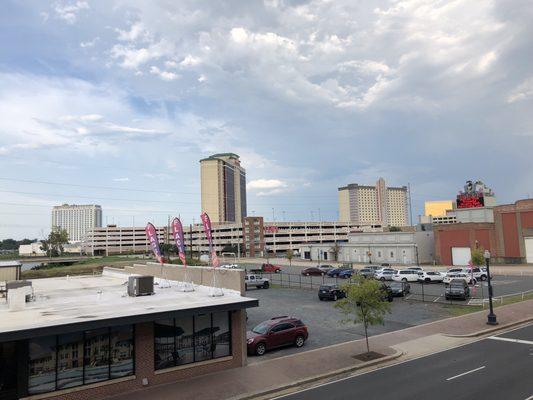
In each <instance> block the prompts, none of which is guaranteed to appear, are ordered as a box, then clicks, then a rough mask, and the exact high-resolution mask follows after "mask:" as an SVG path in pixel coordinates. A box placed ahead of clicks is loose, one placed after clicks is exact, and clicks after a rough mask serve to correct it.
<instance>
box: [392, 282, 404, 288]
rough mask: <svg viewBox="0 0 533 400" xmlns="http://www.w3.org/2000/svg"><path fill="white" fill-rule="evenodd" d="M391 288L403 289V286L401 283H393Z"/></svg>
mask: <svg viewBox="0 0 533 400" xmlns="http://www.w3.org/2000/svg"><path fill="white" fill-rule="evenodd" d="M390 287H391V288H392V289H401V288H402V287H403V284H402V283H400V282H394V283H391V285H390Z"/></svg>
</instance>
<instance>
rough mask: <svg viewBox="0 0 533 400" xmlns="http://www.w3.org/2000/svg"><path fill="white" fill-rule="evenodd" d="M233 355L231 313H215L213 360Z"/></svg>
mask: <svg viewBox="0 0 533 400" xmlns="http://www.w3.org/2000/svg"><path fill="white" fill-rule="evenodd" d="M230 354H231V331H230V321H229V313H227V312H220V313H213V358H218V357H226V356H229V355H230Z"/></svg>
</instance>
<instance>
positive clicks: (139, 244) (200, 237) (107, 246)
mask: <svg viewBox="0 0 533 400" xmlns="http://www.w3.org/2000/svg"><path fill="white" fill-rule="evenodd" d="M382 230H383V229H382V227H381V226H379V225H371V226H361V225H357V224H353V223H343V222H264V220H263V217H247V218H244V220H243V222H242V223H240V224H239V223H232V224H227V223H226V224H220V223H214V224H213V226H212V235H213V245H214V248H215V250H216V251H217V252H219V253H220V252H222V251H223V250H224V248H227V247H232V248H234V249H236V250H237V252H238V253H240V254H242V255H244V256H249V257H255V256H263V255H264V254H265V252H266V251H268V252H269V253H270V254H279V255H282V254H284V253H286V251H287V250H289V249H290V250H295V251H297V250H298V249H299V248H300V245H302V244H304V243H335V242H338V241H346V240H348V234H349V233H350V232H354V231H360V232H362V231H368V232H377V231H382ZM157 235H158V237H159V241H160V243H169V244H172V243H173V242H174V241H173V238H172V233H171V230H170V227H168V226H167V227H158V228H157ZM185 245H186V246H187V247H188V249H187V250H192V251H193V252H195V253H197V252H198V253H207V252H208V250H209V245H208V243H207V239H206V237H205V232H204V229H203V226H202V225H201V224H195V225H189V227H185ZM82 251H83V252H84V253H86V254H94V255H103V254H133V253H148V252H150V243H149V242H148V240H147V238H146V233H145V231H144V227H119V226H116V225H109V226H106V227H104V228H96V229H94V230H92V231H90V232H89V233H88V234H87V237H86V240H85V241H84V242H83V244H82Z"/></svg>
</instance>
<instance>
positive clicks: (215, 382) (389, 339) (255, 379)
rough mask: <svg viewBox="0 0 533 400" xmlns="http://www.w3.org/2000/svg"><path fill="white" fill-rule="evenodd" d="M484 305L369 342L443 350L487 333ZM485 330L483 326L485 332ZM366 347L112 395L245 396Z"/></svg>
mask: <svg viewBox="0 0 533 400" xmlns="http://www.w3.org/2000/svg"><path fill="white" fill-rule="evenodd" d="M496 314H497V316H498V321H499V323H500V325H499V327H498V329H502V328H505V326H509V325H511V324H518V323H520V322H524V321H525V320H531V321H533V300H529V301H524V302H521V303H515V304H510V305H508V306H502V307H498V308H497V309H496ZM486 320H487V311H481V312H478V313H473V314H469V315H463V316H459V317H454V318H448V319H444V320H440V321H436V322H432V323H429V324H425V325H419V326H414V327H411V328H407V329H403V330H400V331H396V332H389V333H385V334H382V335H377V336H373V337H371V338H370V348H371V350H373V351H376V352H380V353H382V354H385V355H386V356H388V357H387V358H386V359H382V360H381V363H394V362H395V361H393V359H395V358H398V357H399V360H408V359H411V358H414V357H419V356H423V355H428V354H432V353H435V352H437V351H442V350H446V349H449V348H452V347H455V346H458V345H461V344H466V343H469V342H471V341H473V340H476V339H475V337H476V336H480V335H482V334H483V333H488V332H489V331H490V328H493V327H489V326H488V325H486ZM484 331H485V332H484ZM365 350H366V348H365V341H364V339H363V340H357V341H353V342H346V343H341V344H337V345H334V346H329V347H325V348H321V349H316V350H311V351H304V352H301V353H298V354H293V355H289V356H285V357H280V358H276V359H272V360H267V361H264V362H259V363H254V364H252V365H248V366H246V367H243V368H237V369H231V370H226V371H222V372H217V373H213V374H210V375H206V376H202V377H198V378H194V379H190V380H187V381H180V382H175V383H171V384H167V385H161V386H154V387H152V388H146V389H143V390H140V391H138V392H133V393H127V394H124V395H121V396H116V397H113V399H116V400H119V399H120V400H126V399H127V400H144V399H147V398H151V399H153V400H167V399H168V400H170V399H176V398H177V397H179V398H180V399H182V400H188V399H191V400H192V399H198V398H201V399H202V400H221V399H244V398H252V397H253V395H255V394H260V393H268V392H270V391H272V390H273V389H282V388H288V387H294V386H296V385H300V384H303V383H306V382H307V383H308V382H311V381H315V380H318V379H324V378H326V377H329V376H332V375H335V374H340V373H345V372H347V371H349V370H356V369H358V368H366V367H368V366H369V365H366V364H364V363H362V362H361V361H358V360H355V359H354V358H352V355H354V354H357V353H362V352H364V351H365Z"/></svg>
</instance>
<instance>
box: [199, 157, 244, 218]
mask: <svg viewBox="0 0 533 400" xmlns="http://www.w3.org/2000/svg"><path fill="white" fill-rule="evenodd" d="M200 179H201V187H202V212H206V213H207V214H209V217H210V219H211V221H212V222H215V223H220V222H242V220H243V218H244V217H246V170H245V169H244V168H243V167H241V162H240V159H239V156H238V155H237V154H233V153H221V154H213V155H212V156H210V157H207V158H204V159H202V160H200Z"/></svg>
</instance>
